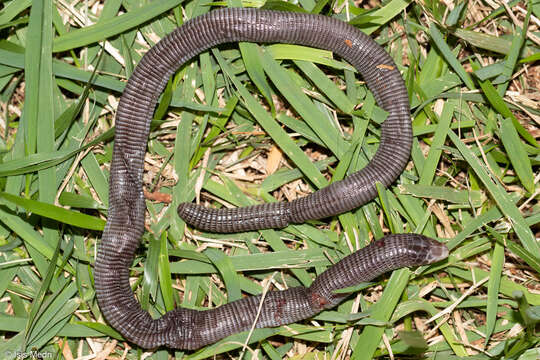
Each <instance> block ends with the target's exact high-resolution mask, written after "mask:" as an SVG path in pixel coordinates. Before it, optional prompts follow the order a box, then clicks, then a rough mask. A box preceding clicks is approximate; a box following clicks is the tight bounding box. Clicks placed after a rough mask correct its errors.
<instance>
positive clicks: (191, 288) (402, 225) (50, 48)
mask: <svg viewBox="0 0 540 360" xmlns="http://www.w3.org/2000/svg"><path fill="white" fill-rule="evenodd" d="M233 3H234V2H230V4H233ZM210 4H213V5H214V6H215V7H218V6H227V2H217V3H210V2H204V1H199V0H185V1H182V0H159V1H158V0H153V1H149V0H107V1H101V0H85V1H82V0H71V1H68V0H56V1H54V2H52V1H41V0H33V1H31V0H7V1H6V0H4V1H2V2H1V3H0V9H1V10H0V39H1V40H0V339H1V340H0V359H4V358H5V359H14V358H23V356H24V355H28V354H30V352H32V351H34V352H35V353H34V355H36V353H41V354H42V355H43V356H45V357H44V358H46V359H47V358H54V359H68V360H69V359H81V360H82V359H160V360H161V359H163V360H165V359H170V358H175V357H177V358H186V359H202V358H206V357H211V356H213V355H216V354H218V355H217V358H222V359H229V358H234V359H240V358H241V359H263V358H264V359H281V358H294V359H349V358H351V359H371V358H375V357H377V358H385V359H386V358H390V359H392V358H411V357H412V358H422V356H424V357H425V358H429V359H454V358H456V359H457V358H462V357H469V358H474V359H492V358H496V359H518V358H519V359H522V360H525V359H527V360H529V359H531V360H532V359H538V358H540V337H538V335H539V327H538V323H539V322H540V275H539V274H540V242H539V238H540V227H539V226H538V224H539V223H540V205H539V204H538V198H539V194H540V185H539V184H538V181H539V179H540V173H539V171H538V169H539V165H540V146H539V144H538V142H537V139H538V138H539V137H540V129H539V124H540V91H539V88H540V66H539V64H540V62H539V61H540V52H539V48H540V30H539V29H540V0H529V1H509V2H508V3H505V4H503V3H502V2H500V1H494V0H475V1H466V0H465V1H464V0H445V1H437V0H417V1H407V0H385V1H382V2H381V1H379V0H373V1H366V2H362V3H358V2H347V1H343V0H338V1H335V2H330V1H327V0H320V1H315V0H299V1H298V2H297V3H295V4H293V3H292V2H282V1H280V0H269V1H267V2H266V3H265V4H264V3H263V2H262V1H260V2H258V1H257V2H245V3H243V5H244V6H257V7H260V6H263V7H264V8H267V9H278V10H288V11H301V12H311V13H319V14H323V15H327V16H333V17H337V18H339V19H342V20H345V21H348V22H350V23H351V24H354V25H356V26H358V27H359V28H360V29H362V30H363V31H364V32H366V33H367V34H370V35H371V36H373V37H374V39H375V40H376V41H377V42H378V43H379V44H380V45H381V46H383V47H384V48H385V49H386V50H387V51H388V52H389V53H390V54H391V56H392V57H393V59H394V61H395V62H396V64H397V66H398V68H399V70H400V71H401V73H402V75H403V78H404V79H405V83H406V86H407V89H408V91H409V96H410V100H411V115H412V123H413V132H414V139H413V148H412V156H411V159H410V163H409V165H408V166H407V168H406V170H405V171H404V172H403V174H402V175H401V176H400V177H399V179H398V180H397V181H396V182H395V183H394V184H393V185H392V186H391V187H390V188H388V189H383V188H380V189H379V196H378V197H377V198H376V199H374V200H373V201H371V202H369V203H368V204H366V205H364V206H362V207H360V208H358V209H355V210H354V211H351V212H348V213H345V214H342V215H339V216H337V217H333V218H329V219H322V220H318V221H311V222H308V223H305V224H299V225H291V226H289V227H287V228H285V229H274V230H264V231H260V232H248V233H241V234H228V235H222V234H212V233H204V232H200V231H198V230H197V229H194V228H191V227H189V226H186V224H185V223H184V222H183V221H182V220H181V219H180V218H179V217H178V216H177V214H176V207H177V204H178V203H180V202H183V201H200V202H201V203H202V204H205V205H206V206H212V207H228V206H243V205H249V204H255V203H262V202H273V201H278V200H279V201H289V200H293V199H295V198H298V197H301V196H304V195H306V194H309V193H310V192H313V191H315V190H317V189H319V188H322V187H324V186H325V185H327V184H328V183H330V182H332V181H336V180H339V179H341V178H343V177H344V176H346V175H347V174H348V173H352V172H354V171H356V170H359V169H361V168H362V167H363V166H364V165H365V164H366V163H367V161H368V160H369V159H371V157H372V156H373V154H374V153H375V150H376V149H377V147H378V144H379V139H380V126H379V124H380V123H381V122H382V121H383V120H384V119H385V117H386V113H385V112H384V111H383V110H382V109H380V108H379V107H377V105H376V104H375V101H374V98H373V96H372V94H371V92H369V91H368V90H367V88H366V86H365V84H364V83H363V82H362V79H361V78H360V77H359V76H358V75H357V74H356V72H355V70H354V68H352V67H351V66H350V65H349V64H347V63H345V62H343V61H342V60H341V59H340V58H337V57H335V56H333V54H332V53H331V52H329V51H322V50H317V49H310V48H306V47H302V46H296V45H283V44H228V45H224V46H220V47H217V48H213V49H211V50H209V51H207V52H205V53H203V54H201V55H199V56H197V57H196V58H195V59H193V61H192V62H190V63H188V64H187V65H186V66H183V67H182V68H180V69H179V70H178V71H177V72H176V73H175V75H174V76H173V77H172V78H171V80H170V81H169V83H168V85H167V87H166V90H165V92H164V94H163V96H162V98H161V100H160V103H159V106H158V108H157V109H156V113H155V115H154V119H155V120H154V121H153V123H152V130H151V134H150V139H149V145H148V152H147V156H146V162H145V175H144V184H145V190H146V192H147V194H146V195H147V210H148V212H147V222H146V229H147V232H146V234H145V236H144V237H143V241H142V245H141V247H140V248H139V251H138V252H137V256H136V258H135V260H134V262H133V265H132V268H131V270H132V271H131V276H132V278H131V280H132V287H133V289H134V290H135V293H136V295H137V297H138V299H139V301H140V302H141V303H142V306H143V308H144V309H146V310H148V311H149V312H150V313H151V314H152V315H153V316H159V315H160V314H163V313H165V312H166V311H168V310H171V309H173V308H174V307H175V306H183V307H188V308H194V309H202V310H204V309H207V308H212V307H216V306H219V305H220V304H223V303H226V302H227V299H228V298H231V297H234V296H237V295H238V294H240V293H241V294H244V295H253V294H259V293H261V292H262V291H263V290H264V289H268V288H270V289H274V290H277V289H284V288H287V287H291V286H298V285H309V284H310V283H311V281H312V280H313V278H314V277H315V276H316V275H317V274H320V273H321V272H322V271H324V269H326V268H327V267H328V266H330V265H331V264H332V263H333V262H335V261H337V260H339V259H340V258H342V257H344V256H346V255H347V254H349V253H351V252H352V251H354V250H356V249H359V248H361V247H363V246H365V245H366V244H367V243H368V242H370V241H371V240H373V239H377V238H380V237H382V236H383V235H385V234H388V233H401V232H406V233H409V232H410V233H420V234H424V235H427V236H430V237H434V238H437V239H439V240H442V241H444V242H445V243H447V245H448V247H449V248H450V249H451V252H450V257H449V258H448V259H447V260H446V261H444V262H441V263H438V264H435V265H432V266H429V267H422V268H420V269H402V270H398V271H395V272H394V273H393V274H386V275H385V276H382V277H380V278H378V279H377V280H376V282H375V283H374V284H372V285H371V286H370V287H368V288H366V289H363V290H361V291H359V292H358V293H357V294H355V295H353V296H351V297H349V299H348V300H347V301H345V302H344V303H342V304H341V305H340V306H338V307H337V308H335V309H332V310H329V311H324V312H322V313H320V314H319V315H317V316H316V317H315V318H313V319H309V320H306V321H303V322H301V323H297V324H291V325H288V326H283V327H279V328H274V329H259V330H256V331H254V332H253V333H252V334H250V336H249V340H248V341H246V336H247V334H246V333H242V334H237V335H234V336H232V337H230V338H228V339H225V340H224V341H221V342H219V343H217V344H213V345H209V346H207V347H205V348H202V349H200V350H198V351H196V352H180V351H173V350H169V349H165V348H160V349H154V350H153V351H148V350H145V349H140V348H137V347H135V346H134V345H133V344H130V343H128V342H126V341H125V340H124V339H123V338H122V336H121V335H120V334H119V333H117V332H116V331H115V330H114V329H113V328H111V327H110V326H109V325H107V323H106V322H105V321H104V319H103V317H102V315H101V313H100V310H99V307H98V305H97V302H96V295H95V290H94V286H93V272H94V263H95V256H96V245H97V244H98V242H99V240H100V238H101V231H102V229H103V227H104V225H105V222H106V219H107V206H108V191H109V190H108V177H109V167H110V161H111V156H112V145H113V138H114V115H115V112H116V108H117V105H118V99H119V97H120V95H121V93H122V89H123V87H124V84H125V80H126V79H127V78H129V76H130V74H131V73H132V72H133V69H134V67H135V65H136V64H137V63H138V62H139V61H140V59H141V56H142V55H143V54H144V53H145V52H146V51H147V50H148V49H149V48H150V47H151V46H152V45H154V44H155V43H156V42H157V41H158V40H159V39H160V38H162V37H163V36H165V35H166V34H168V33H170V32H171V31H173V30H174V29H175V28H176V27H178V26H180V25H181V24H182V23H184V22H185V21H186V20H187V19H190V18H192V17H194V16H196V15H200V14H203V13H205V12H207V11H209V10H210V9H211V6H210ZM355 4H356V5H355ZM291 139H292V141H291ZM223 255H227V256H223ZM246 343H247V346H244V344H246ZM421 354H423V355H421Z"/></svg>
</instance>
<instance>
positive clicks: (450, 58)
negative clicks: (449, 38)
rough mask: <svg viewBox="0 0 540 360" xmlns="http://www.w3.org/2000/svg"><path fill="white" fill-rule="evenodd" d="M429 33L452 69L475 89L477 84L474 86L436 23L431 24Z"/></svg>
mask: <svg viewBox="0 0 540 360" xmlns="http://www.w3.org/2000/svg"><path fill="white" fill-rule="evenodd" d="M429 34H430V35H431V39H432V40H433V42H434V43H435V45H436V46H437V48H438V49H439V51H440V52H441V54H442V56H443V57H444V58H445V60H446V61H447V62H448V64H449V65H450V67H452V69H454V71H455V72H456V74H458V75H459V77H460V78H461V80H463V82H464V83H465V85H466V86H467V87H468V88H469V90H473V89H475V86H474V83H473V81H472V79H471V77H470V76H469V74H467V72H465V69H464V68H463V66H461V64H460V63H459V61H458V59H457V58H456V57H455V55H454V54H453V53H452V50H451V49H450V47H449V46H448V44H447V43H446V41H445V40H444V38H443V36H442V34H441V32H440V31H439V29H438V28H437V26H436V25H435V23H431V24H430V25H429Z"/></svg>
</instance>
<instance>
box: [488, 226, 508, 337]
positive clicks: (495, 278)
mask: <svg viewBox="0 0 540 360" xmlns="http://www.w3.org/2000/svg"><path fill="white" fill-rule="evenodd" d="M490 233H491V234H492V235H493V236H496V237H499V238H502V236H501V235H499V234H497V233H496V232H495V231H490ZM503 267H504V246H503V245H502V244H501V243H499V242H496V243H495V245H494V248H493V252H492V254H491V269H490V271H489V280H488V295H487V308H486V339H485V342H484V344H486V345H487V344H488V343H489V339H490V337H491V335H492V334H493V330H494V329H495V321H496V320H497V311H498V306H499V303H498V300H499V287H500V285H501V276H502V271H503Z"/></svg>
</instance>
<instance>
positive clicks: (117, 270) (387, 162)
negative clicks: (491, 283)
mask: <svg viewBox="0 0 540 360" xmlns="http://www.w3.org/2000/svg"><path fill="white" fill-rule="evenodd" d="M235 41H252V42H285V43H295V44H303V45H307V46H312V47H318V48H324V49H329V50H332V51H334V52H335V53H336V54H338V55H340V56H342V57H343V58H345V59H346V60H347V61H349V62H350V63H352V64H353V65H354V66H355V67H356V68H357V69H358V70H359V71H360V73H361V74H362V76H363V78H364V79H365V80H366V81H367V83H368V86H369V87H370V89H371V90H372V91H373V93H374V95H375V98H376V100H377V102H378V103H379V104H380V105H381V106H382V107H383V108H384V109H385V110H386V111H388V112H389V116H388V118H387V120H386V121H385V122H384V124H383V125H382V135H381V143H380V146H379V150H378V151H377V153H376V155H375V157H374V158H373V160H372V161H371V162H370V163H369V165H368V166H367V167H366V168H364V169H363V170H361V171H360V172H358V173H356V174H354V175H352V176H350V177H348V178H346V179H345V180H343V181H341V182H338V183H334V184H332V185H330V186H328V187H327V188H324V189H322V190H320V191H318V192H316V193H314V194H313V195H311V196H308V197H305V198H302V199H299V200H297V201H294V202H291V203H279V204H265V205H260V206H258V207H251V208H246V209H234V210H225V212H221V211H217V210H211V209H204V208H203V209H202V210H201V209H197V208H194V207H193V205H185V204H184V205H182V206H181V207H180V209H179V212H180V214H181V215H182V216H185V219H186V220H187V221H188V222H190V223H192V224H194V225H195V226H197V227H200V228H202V229H206V230H210V231H216V232H235V231H245V230H253V229H262V228H267V227H284V226H286V225H287V224H288V223H291V222H292V223H296V222H302V221H305V220H306V219H313V218H321V217H326V216H330V215H334V214H338V213H341V212H344V211H347V210H350V209H353V208H355V207H357V206H359V205H361V204H363V203H365V202H367V201H369V200H371V199H372V198H373V197H374V196H375V194H376V190H375V184H374V183H375V181H380V182H382V183H383V184H384V185H388V184H390V183H391V182H392V181H394V179H395V178H396V177H397V176H398V175H399V174H400V173H401V171H402V169H403V167H404V166H405V164H406V163H407V161H408V158H409V153H410V146H411V141H412V134H411V124H410V119H409V116H410V115H409V103H408V98H407V92H406V90H405V87H404V85H403V81H402V79H401V76H400V74H399V72H398V71H397V70H396V68H395V65H394V63H393V62H392V60H391V58H390V57H389V56H388V55H387V54H386V53H385V52H384V50H383V49H381V48H380V47H379V46H378V45H376V44H375V43H374V42H373V41H372V40H371V39H370V38H369V37H367V36H366V35H364V34H363V33H361V32H360V31H359V30H357V29H355V28H354V27H351V26H349V25H347V24H346V23H343V22H341V21H339V20H336V19H332V18H328V17H324V16H318V15H309V14H300V13H288V12H275V11H262V10H255V9H240V8H235V9H222V10H218V11H213V12H210V13H208V14H206V15H203V16H200V17H197V18H195V19H193V20H191V21H189V22H187V23H186V24H185V25H183V26H182V27H180V28H178V29H177V30H175V31H174V32H173V33H171V34H170V35H168V36H167V37H165V38H164V39H163V40H162V41H160V42H159V43H158V44H156V46H154V47H153V48H152V49H150V50H149V51H148V53H147V54H146V55H145V56H144V57H143V58H142V60H141V62H140V64H139V65H138V66H137V67H136V69H135V71H134V73H133V75H132V77H131V78H130V79H129V81H128V83H127V85H126V88H125V90H124V93H123V95H122V98H121V100H120V103H119V106H118V111H117V117H116V135H115V143H114V152H113V158H112V164H111V171H110V191H109V203H110V205H109V213H108V221H107V225H106V228H105V231H104V233H103V239H102V241H101V243H100V245H99V247H98V254H97V259H96V265H95V288H96V293H97V299H98V302H99V305H100V308H101V310H102V312H103V314H104V316H105V318H106V319H107V321H108V322H109V323H110V324H111V325H112V326H113V327H114V328H116V329H117V330H119V331H120V333H122V335H123V336H125V337H126V339H128V340H129V341H131V342H133V343H135V344H138V345H140V346H141V347H144V348H155V347H158V346H162V345H165V346H170V347H174V348H181V349H195V348H198V347H201V346H203V345H205V344H208V343H211V342H214V341H216V340H219V339H221V338H223V337H225V336H227V335H230V334H233V333H235V332H238V331H242V330H246V329H248V328H249V327H250V326H251V324H252V323H253V322H255V314H256V311H257V307H258V305H259V302H260V297H248V298H244V299H241V300H239V301H236V302H232V303H230V304H227V305H224V306H221V307H219V308H216V309H212V310H209V311H202V312H200V311H195V310H188V309H182V308H179V309H176V310H174V311H171V312H168V313H166V314H165V315H163V316H162V317H161V318H159V319H152V318H151V316H150V315H149V314H148V313H147V312H145V311H143V310H142V309H141V307H140V305H139V303H138V302H137V300H136V299H135V297H134V295H133V292H132V291H131V288H130V284H129V267H130V265H131V263H132V261H133V256H134V252H135V250H136V248H137V247H138V245H139V241H140V238H141V236H142V234H143V231H144V213H145V202H144V197H143V190H142V173H143V161H144V155H145V151H146V145H147V138H148V133H149V127H150V120H151V118H152V114H153V112H154V108H155V106H156V102H157V99H158V96H159V94H160V93H161V92H162V90H163V88H164V86H165V84H166V82H167V80H168V79H169V77H170V76H171V74H172V73H173V72H174V71H175V70H176V69H178V67H179V66H181V65H182V64H184V63H185V62H186V61H188V60H189V59H191V58H192V57H194V56H195V55H197V54H198V53H200V52H202V51H204V50H206V49H208V48H210V47H212V46H215V45H217V44H220V43H225V42H235ZM374 244H375V245H370V246H368V247H367V248H365V249H362V250H360V251H359V252H357V253H355V254H353V255H351V256H349V257H347V258H345V259H344V260H342V261H341V262H340V263H338V264H336V265H334V266H332V267H331V268H329V269H328V270H327V271H326V272H325V273H323V274H322V275H321V276H320V277H319V278H317V279H316V280H315V282H314V283H313V285H312V286H311V287H310V288H294V289H288V290H286V291H283V292H270V293H268V294H267V295H266V297H265V300H264V303H263V311H262V312H261V314H260V317H259V319H258V321H257V323H256V324H257V327H265V326H277V325H281V324H286V323H289V322H294V321H298V320H300V319H304V318H307V317H310V316H313V315H314V314H316V313H317V312H319V311H320V310H322V309H323V308H325V307H327V306H334V305H335V304H336V303H337V302H339V301H340V300H341V298H338V297H336V296H335V295H333V294H332V291H333V290H335V289H338V288H341V287H346V286H350V285H347V284H354V283H358V282H362V281H367V280H370V279H372V278H374V277H376V276H378V275H379V274H381V273H382V272H385V271H389V270H392V269H395V268H397V267H401V266H408V265H419V264H423V263H426V261H427V259H430V260H429V261H435V260H437V259H440V258H442V257H441V256H446V255H445V254H447V250H446V253H445V252H444V250H441V249H442V248H441V245H440V244H438V243H437V242H435V241H434V240H430V239H427V238H424V237H421V236H418V235H396V236H390V237H386V238H385V239H384V240H382V242H381V241H379V242H376V243H374ZM442 246H443V247H444V245H442ZM433 249H438V250H437V251H438V252H439V255H438V256H435V257H433V256H431V255H430V254H431V253H433V252H434V250H433ZM444 249H446V248H444ZM437 251H435V252H437ZM412 253H415V254H416V255H414V261H413V260H411V259H413V257H411V254H412Z"/></svg>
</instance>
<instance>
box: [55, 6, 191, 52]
mask: <svg viewBox="0 0 540 360" xmlns="http://www.w3.org/2000/svg"><path fill="white" fill-rule="evenodd" d="M182 1H183V0H162V1H159V2H155V3H150V4H148V5H146V6H142V7H140V8H137V9H135V10H132V11H130V12H128V13H126V14H123V15H120V16H116V17H114V18H112V19H107V20H105V21H101V22H100V23H98V24H95V25H92V26H88V27H85V28H82V29H79V30H73V31H70V32H69V33H67V34H66V35H63V36H60V37H57V38H56V39H55V40H54V46H53V51H54V52H61V51H66V50H70V49H76V48H78V47H81V46H84V45H89V44H92V43H95V42H98V41H103V40H104V39H107V38H110V37H113V36H115V35H118V34H120V33H122V32H125V31H126V30H129V29H132V28H134V27H136V26H138V25H141V24H143V23H145V22H147V21H148V20H151V19H153V18H155V17H156V16H159V15H161V14H163V13H164V12H166V11H167V10H170V9H172V8H173V7H175V6H178V5H179V4H181V3H182Z"/></svg>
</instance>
